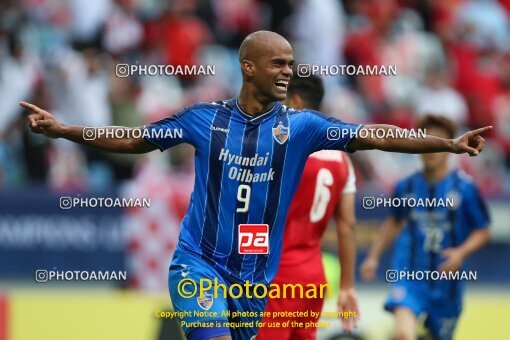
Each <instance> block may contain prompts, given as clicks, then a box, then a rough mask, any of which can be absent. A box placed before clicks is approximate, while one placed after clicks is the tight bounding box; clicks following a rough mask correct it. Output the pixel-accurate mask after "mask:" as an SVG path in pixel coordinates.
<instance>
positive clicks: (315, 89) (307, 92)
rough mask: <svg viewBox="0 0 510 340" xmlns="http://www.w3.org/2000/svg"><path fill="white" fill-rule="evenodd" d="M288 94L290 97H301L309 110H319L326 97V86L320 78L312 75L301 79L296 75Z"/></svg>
mask: <svg viewBox="0 0 510 340" xmlns="http://www.w3.org/2000/svg"><path fill="white" fill-rule="evenodd" d="M287 92H288V94H287V95H288V96H289V97H291V96H293V95H298V96H300V97H301V99H302V100H303V102H304V104H305V106H306V107H307V108H310V109H312V110H319V109H320V107H321V103H322V98H323V97H324V84H323V82H322V79H321V78H320V77H319V76H316V75H313V74H311V75H310V76H308V77H299V76H297V75H296V74H295V73H294V77H293V78H292V80H291V81H290V84H289V88H288V89H287Z"/></svg>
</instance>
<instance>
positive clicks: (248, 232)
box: [237, 224, 269, 254]
mask: <svg viewBox="0 0 510 340" xmlns="http://www.w3.org/2000/svg"><path fill="white" fill-rule="evenodd" d="M238 230H239V231H238V235H237V236H238V237H237V239H238V240H239V243H238V249H239V254H269V225H267V224H240V225H239V229H238Z"/></svg>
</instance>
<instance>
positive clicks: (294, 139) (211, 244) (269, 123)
mask: <svg viewBox="0 0 510 340" xmlns="http://www.w3.org/2000/svg"><path fill="white" fill-rule="evenodd" d="M359 128H360V125H357V124H345V123H342V122H341V121H339V120H337V119H334V118H332V117H330V116H327V115H325V114H323V113H320V112H317V111H312V110H294V109H291V108H289V107H287V106H285V105H281V104H280V103H279V102H275V103H274V105H273V107H272V108H271V109H270V110H269V111H267V112H265V113H263V114H261V115H258V116H256V117H254V116H250V115H247V114H246V113H245V112H243V111H242V109H240V107H239V105H238V103H237V100H236V99H231V100H228V101H218V102H214V103H198V104H194V105H191V106H188V107H186V108H184V109H183V110H181V111H180V112H178V113H177V114H175V115H173V116H170V117H168V118H165V119H162V120H160V121H157V122H155V123H152V124H149V125H147V126H146V127H145V129H146V130H148V131H145V132H146V133H147V135H148V136H149V137H146V139H147V140H148V141H150V142H151V143H153V144H155V145H156V146H157V147H158V148H159V149H160V150H161V151H163V150H166V149H167V148H169V147H171V146H174V145H177V144H179V143H189V144H191V145H193V146H194V147H195V174H196V178H195V187H194V190H193V193H192V196H191V202H190V205H189V208H188V211H187V213H186V215H185V217H184V219H183V221H182V225H181V232H180V236H179V245H178V248H180V249H182V250H184V251H186V252H189V253H192V254H194V255H196V256H199V257H200V258H202V259H203V260H204V261H206V262H207V263H209V264H210V265H211V266H212V267H214V268H215V269H216V270H217V271H218V272H219V273H221V274H222V275H225V276H227V277H229V278H231V279H235V280H240V281H243V282H244V281H245V280H249V281H250V282H252V283H265V284H267V283H269V282H271V280H272V279H273V277H274V276H275V274H276V271H277V268H278V264H279V258H280V253H281V248H282V237H283V228H284V225H285V217H286V214H287V210H288V208H289V205H290V202H291V199H292V196H293V194H294V192H295V190H296V188H297V185H298V184H299V180H300V177H301V173H302V170H303V168H304V165H305V162H306V160H307V158H308V156H309V155H310V154H311V153H313V152H315V151H318V150H322V149H336V150H347V147H348V144H349V143H350V142H351V141H352V139H353V135H354V134H355V132H356V131H357V130H358V129H359ZM241 224H267V225H268V231H267V232H268V236H269V242H268V251H267V253H262V254H246V253H240V250H239V225H241Z"/></svg>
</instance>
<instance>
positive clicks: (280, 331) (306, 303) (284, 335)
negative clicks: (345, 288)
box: [256, 298, 324, 340]
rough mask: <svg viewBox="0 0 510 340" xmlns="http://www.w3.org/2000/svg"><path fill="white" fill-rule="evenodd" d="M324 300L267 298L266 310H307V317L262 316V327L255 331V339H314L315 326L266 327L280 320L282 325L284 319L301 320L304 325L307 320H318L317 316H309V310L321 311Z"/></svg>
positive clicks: (271, 311)
mask: <svg viewBox="0 0 510 340" xmlns="http://www.w3.org/2000/svg"><path fill="white" fill-rule="evenodd" d="M323 303H324V300H323V299H321V298H317V299H306V298H303V299H299V298H295V299H292V298H287V299H271V298H269V299H268V302H267V305H266V310H265V311H266V312H270V313H271V315H272V313H273V312H280V311H281V312H285V311H289V312H306V311H308V317H290V318H289V317H277V318H272V317H270V318H263V320H262V322H263V324H264V326H263V327H260V328H259V331H258V333H257V337H256V339H257V340H274V339H278V340H287V339H300V340H301V339H305V340H306V339H313V340H315V339H316V334H317V328H315V327H308V328H305V327H302V328H297V327H296V328H293V327H290V326H289V327H281V326H280V327H268V325H269V324H273V325H274V323H276V322H280V325H282V324H283V323H284V322H286V321H290V322H292V321H297V322H302V323H303V325H306V323H307V322H318V321H319V320H318V319H317V318H312V317H311V316H310V311H314V312H316V313H320V312H321V311H322V304H323Z"/></svg>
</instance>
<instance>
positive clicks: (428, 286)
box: [385, 171, 490, 340]
mask: <svg viewBox="0 0 510 340" xmlns="http://www.w3.org/2000/svg"><path fill="white" fill-rule="evenodd" d="M394 197H399V198H406V199H408V200H409V199H414V200H415V201H414V202H422V203H424V202H426V200H429V202H434V201H433V200H435V204H430V203H429V204H418V203H416V204H413V205H415V206H414V207H412V208H411V207H394V208H393V210H392V215H393V217H394V218H396V219H397V220H404V221H405V226H404V230H403V231H402V233H401V234H400V236H399V237H398V239H397V242H396V244H395V248H394V249H395V251H394V257H393V266H392V268H391V269H392V270H398V271H407V272H415V273H416V272H418V271H423V272H425V271H430V272H432V271H438V270H439V267H440V265H441V264H442V262H443V261H444V260H445V259H444V258H442V257H441V252H442V251H443V250H444V249H447V248H452V247H457V246H459V245H460V244H462V243H463V242H464V241H465V240H466V238H467V237H468V236H469V235H470V234H471V232H473V231H475V230H477V229H481V228H487V227H488V226H489V223H490V220H489V214H488V211H487V208H486V205H485V203H484V201H483V199H482V197H481V196H480V193H479V192H478V189H477V188H476V186H475V184H474V183H473V182H472V180H471V179H470V178H469V177H468V176H467V175H466V174H464V173H463V172H461V171H452V172H450V173H449V174H448V175H447V176H445V177H444V178H443V179H441V180H439V181H437V182H430V181H427V180H426V179H425V178H424V176H423V173H422V172H419V173H416V174H414V175H412V176H410V177H408V178H406V179H404V180H402V181H400V182H399V183H398V184H397V187H396V190H395V193H394ZM463 290H464V281H458V280H439V281H434V280H421V281H419V280H415V281H413V280H410V281H408V280H403V281H398V282H395V283H394V285H393V288H392V292H391V294H390V296H389V297H388V299H387V301H386V303H385V309H386V310H389V311H393V310H394V309H395V308H397V307H404V308H408V309H410V310H411V311H413V312H414V314H415V315H417V316H418V315H420V314H422V313H424V312H425V313H427V319H426V321H425V326H426V327H427V328H428V329H429V330H430V332H431V334H432V335H433V337H434V338H435V339H442V340H443V339H445V340H446V339H451V338H452V337H453V332H454V329H455V326H456V323H457V320H458V317H459V315H460V313H461V310H462V295H463Z"/></svg>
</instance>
